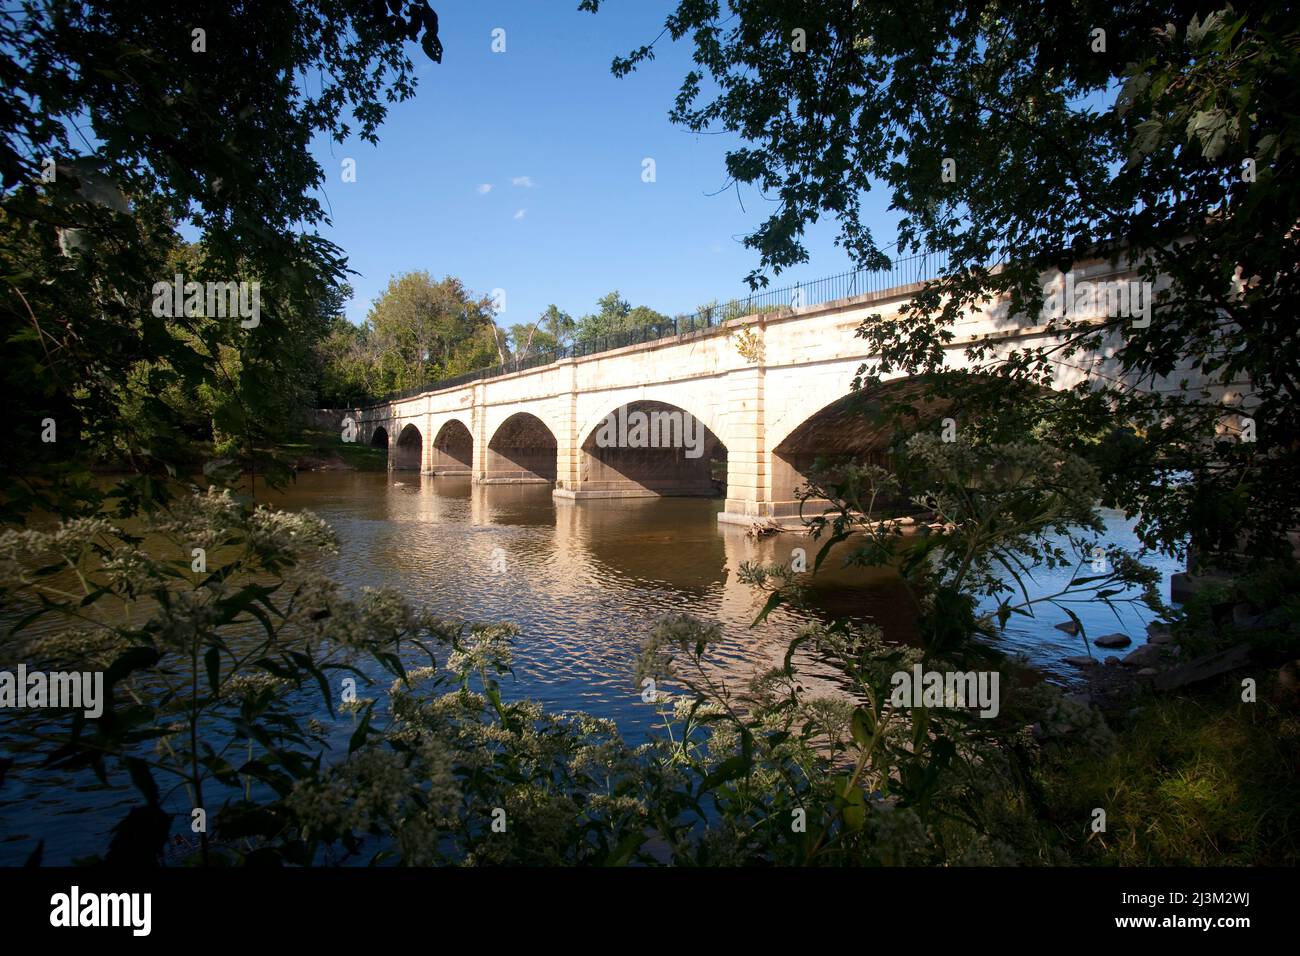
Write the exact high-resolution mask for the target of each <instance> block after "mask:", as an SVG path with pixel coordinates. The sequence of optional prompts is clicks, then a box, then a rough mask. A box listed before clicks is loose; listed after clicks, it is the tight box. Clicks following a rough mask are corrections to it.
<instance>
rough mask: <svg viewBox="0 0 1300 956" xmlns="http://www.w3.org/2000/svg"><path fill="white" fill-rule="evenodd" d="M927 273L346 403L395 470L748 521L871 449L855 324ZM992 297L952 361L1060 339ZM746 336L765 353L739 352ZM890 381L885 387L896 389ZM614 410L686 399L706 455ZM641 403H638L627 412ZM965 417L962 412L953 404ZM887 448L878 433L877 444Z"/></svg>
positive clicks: (888, 308)
mask: <svg viewBox="0 0 1300 956" xmlns="http://www.w3.org/2000/svg"><path fill="white" fill-rule="evenodd" d="M1074 275H1075V277H1076V280H1077V281H1083V280H1084V279H1087V280H1089V281H1094V282H1096V281H1107V280H1127V279H1128V278H1130V277H1131V273H1127V272H1121V271H1117V270H1116V269H1115V268H1114V267H1112V266H1110V265H1109V264H1108V263H1095V264H1092V265H1089V266H1086V267H1083V266H1081V267H1077V268H1076V270H1075V273H1074ZM919 288H920V285H919V284H912V285H907V286H900V287H897V288H893V289H888V290H885V291H883V292H878V293H873V294H869V295H863V296H857V297H853V298H847V299H839V300H837V301H832V302H828V303H825V304H822V305H816V306H807V307H804V308H796V309H784V310H782V311H780V312H770V313H766V314H759V315H754V316H750V317H747V318H742V319H736V320H733V321H730V322H727V323H725V324H722V325H719V326H717V327H713V328H707V329H702V330H698V331H695V332H690V333H685V334H682V335H679V336H673V337H670V338H666V339H659V340H657V341H651V342H645V343H642V344H637V345H630V346H626V347H624V348H619V349H614V350H611V351H606V352H599V353H596V354H593V355H587V356H581V357H576V358H565V359H561V360H558V361H555V362H553V363H551V364H548V365H542V366H538V367H535V368H531V369H526V370H523V371H519V372H513V373H509V374H503V375H500V376H497V377H494V378H488V379H483V380H480V381H476V382H473V383H471V384H468V385H463V386H459V387H452V388H446V389H436V388H435V389H434V390H431V391H429V392H426V393H423V394H420V395H417V396H415V397H412V398H406V399H402V400H399V401H392V402H384V403H379V404H374V405H371V406H368V407H362V408H355V409H350V410H348V409H343V410H335V412H336V413H337V414H338V415H339V416H340V417H344V416H348V415H351V416H353V417H354V418H355V420H356V422H357V423H358V424H359V428H358V429H357V436H356V437H357V440H368V441H370V442H371V443H372V444H380V445H383V444H386V445H387V447H388V461H389V467H390V468H395V469H406V470H418V471H419V472H421V473H422V474H426V475H460V476H466V475H468V476H471V477H472V479H473V481H475V482H477V483H523V482H546V483H549V484H551V485H552V486H553V488H554V491H553V495H554V497H555V499H556V500H557V502H581V500H583V499H585V498H620V497H642V496H652V495H672V494H678V495H693V494H710V493H717V491H718V490H720V489H718V487H717V485H718V481H717V480H716V478H715V475H717V474H720V473H721V471H722V470H723V469H721V468H719V466H718V464H717V462H718V460H720V459H722V458H724V457H725V462H726V464H725V505H724V507H723V509H722V512H721V514H719V516H718V520H719V521H721V522H730V523H743V524H749V523H752V522H754V521H757V520H762V519H765V518H776V519H780V518H782V517H787V516H790V515H793V514H797V513H798V508H799V502H798V499H797V497H796V494H795V489H796V488H797V487H798V486H799V485H800V484H802V483H803V480H804V479H803V475H802V472H801V468H805V467H806V466H807V464H808V463H810V462H811V460H812V459H813V458H814V457H816V456H817V455H818V454H834V453H865V452H869V451H870V450H871V449H870V448H868V447H865V446H866V444H868V443H869V442H870V436H863V435H861V434H856V435H855V434H854V433H853V432H852V429H851V428H850V427H849V426H848V418H847V417H846V416H843V410H844V406H845V402H846V399H847V397H848V396H849V395H850V393H851V383H852V380H853V377H854V375H855V373H856V372H857V370H858V368H859V366H860V365H861V363H862V362H863V360H864V359H865V358H867V357H868V353H867V350H866V343H865V342H864V340H863V339H861V338H859V337H857V336H855V334H854V330H855V329H856V328H857V327H858V326H859V324H860V323H861V322H862V321H863V319H864V318H866V317H867V316H869V315H872V314H875V313H879V314H880V315H881V317H882V318H881V320H882V321H890V320H891V318H892V317H894V316H896V315H897V313H898V311H899V309H900V307H901V306H902V305H903V304H904V303H906V302H907V301H908V299H909V298H910V297H911V296H913V295H915V293H916V292H917V290H918V289H919ZM1007 312H1008V310H1007V309H1006V308H1005V306H999V305H997V304H993V305H991V306H990V307H988V308H986V309H984V310H982V311H981V312H979V313H977V314H974V315H970V316H968V317H967V318H966V319H964V320H963V321H962V322H960V323H958V324H957V325H956V326H955V327H954V329H953V331H954V333H955V335H954V339H953V341H952V342H951V343H949V345H948V347H947V353H948V362H949V364H950V365H951V366H953V367H962V366H964V365H965V364H966V363H967V361H968V360H967V358H966V355H965V349H966V346H967V345H968V344H969V343H970V342H971V341H973V340H977V339H988V340H992V341H994V342H995V343H999V347H1002V346H1001V345H1000V343H1005V347H1007V348H1010V347H1012V346H1020V347H1024V346H1026V345H1033V344H1036V343H1043V344H1049V343H1051V342H1053V341H1055V339H1054V334H1055V333H1053V332H1052V331H1051V330H1050V329H1048V328H1047V327H1046V326H1044V325H1042V324H1037V325H1035V324H1030V323H1029V322H1027V321H1025V320H1024V319H1023V317H1021V318H1020V319H1019V320H1017V318H1016V317H1012V316H1009V315H1008V314H1007ZM745 330H749V333H748V335H745V336H744V337H743V340H744V341H748V342H751V343H759V345H760V348H759V349H758V350H755V349H753V348H748V347H746V348H742V347H740V343H741V342H742V338H741V337H740V336H741V333H742V332H744V331H745ZM1106 354H1107V353H1105V352H1103V353H1101V355H1100V357H1098V358H1095V359H1093V362H1094V364H1093V365H1091V366H1090V367H1087V368H1085V367H1081V366H1078V365H1067V364H1061V365H1058V366H1056V383H1055V384H1056V386H1057V387H1060V388H1068V387H1071V386H1073V385H1075V384H1076V383H1077V382H1079V381H1081V380H1083V379H1085V378H1090V377H1091V378H1094V379H1095V378H1098V377H1101V378H1105V377H1109V375H1110V374H1111V373H1113V369H1108V368H1107V367H1106V366H1107V364H1108V361H1107V359H1106V358H1105V355H1106ZM886 387H888V385H887V386H886ZM619 409H628V410H642V411H646V412H650V411H654V410H659V411H670V410H681V412H683V413H685V414H689V415H691V416H694V418H695V419H697V420H698V421H699V422H702V423H703V425H704V427H705V428H706V429H707V432H706V433H705V435H706V442H705V450H704V453H703V454H700V455H699V456H698V457H694V458H692V457H688V456H687V455H686V453H685V451H686V450H685V449H682V448H610V447H600V445H599V443H598V442H597V441H596V436H597V432H598V430H599V429H600V427H601V425H602V423H603V422H604V420H605V419H606V417H607V416H609V415H610V414H611V413H615V414H617V413H618V411H619ZM625 414H630V411H628V412H625ZM954 415H956V416H957V417H958V419H959V418H960V411H959V410H954ZM878 444H879V441H878V436H877V445H878Z"/></svg>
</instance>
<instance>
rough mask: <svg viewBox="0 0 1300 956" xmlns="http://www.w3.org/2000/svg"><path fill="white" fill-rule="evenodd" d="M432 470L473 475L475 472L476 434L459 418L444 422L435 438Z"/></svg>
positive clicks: (447, 473) (440, 472) (445, 473)
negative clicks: (471, 432)
mask: <svg viewBox="0 0 1300 956" xmlns="http://www.w3.org/2000/svg"><path fill="white" fill-rule="evenodd" d="M432 451H433V455H432V459H431V461H430V465H429V467H430V470H431V471H432V473H433V474H435V475H460V476H465V475H471V474H473V472H474V436H473V435H472V434H470V430H469V428H468V427H466V425H465V423H464V422H462V421H461V420H460V419H459V418H449V419H448V420H447V421H445V422H443V423H442V426H441V427H440V428H439V429H438V431H437V433H436V435H435V436H434V439H433V449H432Z"/></svg>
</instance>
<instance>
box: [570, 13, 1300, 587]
mask: <svg viewBox="0 0 1300 956" xmlns="http://www.w3.org/2000/svg"><path fill="white" fill-rule="evenodd" d="M598 6H599V0H585V2H584V3H583V4H582V7H583V8H585V9H590V10H595V9H597V8H598ZM1198 10H1199V8H1198V7H1196V6H1195V5H1191V4H1174V5H1173V6H1172V7H1168V6H1167V5H1166V6H1160V5H1153V4H1146V3H1130V4H1119V5H1115V4H1111V3H1082V4H1070V5H1061V4H1055V3H1052V4H1048V3H1027V4H1026V3H1018V2H1017V3H995V4H987V3H979V4H961V5H958V6H956V7H933V8H917V7H912V6H908V7H899V6H896V5H890V4H885V3H875V2H870V0H864V2H856V0H854V2H851V0H835V2H830V3H825V4H817V5H805V4H796V5H792V4H788V3H782V2H776V0H754V2H745V3H730V4H720V3H717V2H706V3H697V2H693V0H691V2H682V3H680V4H679V5H678V6H677V7H676V9H675V10H674V11H673V12H672V13H670V14H669V16H668V18H667V20H666V21H665V32H666V33H667V34H668V35H669V36H671V37H672V38H673V39H674V40H677V39H682V38H689V40H690V41H691V42H693V44H694V48H695V62H696V64H697V66H696V68H695V69H693V70H692V71H691V72H690V73H689V74H688V75H687V76H686V78H685V79H684V80H683V83H682V86H681V92H680V95H679V96H678V98H677V101H676V103H675V105H674V106H673V109H672V111H671V114H670V115H671V117H672V118H673V120H674V121H676V122H678V123H681V124H683V125H685V126H686V127H688V128H690V129H692V130H696V131H705V130H726V131H729V132H732V133H735V134H737V135H739V136H740V137H741V138H742V140H743V143H742V145H740V146H738V147H736V148H734V149H732V150H730V151H729V152H728V154H727V158H726V168H727V173H728V174H729V176H730V177H731V178H732V179H734V180H736V181H737V182H743V183H749V184H753V185H755V186H757V187H759V188H760V189H762V190H763V191H764V193H765V194H767V195H769V196H771V197H772V198H773V199H774V200H775V202H776V205H775V209H774V211H773V212H772V213H771V214H770V215H769V216H768V217H767V218H766V220H765V221H764V222H763V223H762V225H761V226H760V227H759V228H758V229H757V230H755V231H754V232H753V233H752V234H750V235H749V236H748V237H746V239H745V242H746V244H747V245H748V246H749V247H751V248H753V249H755V250H756V251H757V252H758V253H759V256H760V265H759V267H758V268H757V269H755V270H754V272H753V273H751V275H750V282H751V285H754V286H757V285H762V284H765V283H766V281H767V275H766V273H767V271H768V270H772V271H776V272H779V271H780V270H782V269H784V268H787V267H789V266H791V265H793V264H796V263H799V262H802V261H805V260H806V258H807V252H806V249H805V247H804V245H803V241H802V237H803V233H804V230H805V228H806V227H807V225H808V224H810V223H812V222H814V221H816V220H817V219H818V218H820V217H821V216H823V215H829V216H833V217H834V218H835V219H836V220H837V222H838V224H839V239H840V241H841V242H842V243H843V245H844V247H845V248H846V250H847V251H848V252H849V254H850V255H851V256H852V257H853V258H854V259H855V260H856V261H857V263H858V264H859V265H861V266H863V267H871V268H876V267H883V266H884V265H886V264H887V263H888V261H889V249H890V248H891V246H892V243H889V244H886V242H885V238H887V237H885V238H878V237H877V235H876V234H875V232H873V228H872V224H871V223H869V222H867V221H866V219H865V218H864V215H863V208H864V207H863V198H864V196H865V195H866V194H867V193H868V192H870V191H871V190H872V189H884V190H886V191H887V193H888V198H889V202H890V208H891V209H892V210H895V211H896V212H897V214H898V217H899V218H898V222H897V237H898V243H897V246H898V251H899V252H907V251H909V250H912V251H914V250H919V249H932V250H937V251H942V252H946V253H947V254H948V260H949V262H950V263H951V265H950V268H949V270H948V271H947V273H946V274H945V275H944V276H942V277H941V278H939V279H938V280H936V281H934V282H932V283H929V284H928V285H927V287H926V289H925V290H924V291H923V292H922V293H921V294H920V295H918V296H917V297H916V299H915V300H914V301H913V302H912V303H911V304H910V305H909V306H908V307H907V308H905V309H904V311H903V314H902V316H901V317H900V319H899V321H897V322H890V323H883V322H874V321H873V322H868V323H866V324H864V326H863V327H862V329H861V330H860V334H861V335H863V336H864V337H865V338H866V339H867V340H868V342H869V344H870V345H871V347H872V349H871V350H872V352H873V353H874V354H878V356H879V358H878V359H877V360H873V361H871V362H869V363H867V364H866V365H865V366H864V368H863V370H862V375H861V383H862V384H864V385H866V386H871V385H873V384H874V383H876V382H878V381H879V380H880V378H881V377H882V376H884V375H889V374H891V373H894V372H897V371H903V372H908V373H919V372H932V373H935V377H934V382H935V388H936V391H937V392H938V393H939V394H942V395H946V396H949V397H958V396H960V397H961V399H962V403H963V408H964V412H963V415H964V417H965V418H966V419H967V420H968V421H974V420H976V419H977V418H980V417H996V416H998V415H999V414H1001V413H1002V412H1004V411H1006V410H1007V408H1008V406H1009V399H1008V396H1010V395H1017V396H1022V397H1023V396H1025V395H1026V394H1028V393H1025V392H1024V390H1023V386H1024V385H1025V384H1026V383H1034V384H1044V383H1047V382H1050V381H1051V379H1052V375H1053V371H1054V368H1055V366H1057V365H1059V364H1061V363H1065V364H1078V363H1081V362H1082V363H1087V362H1089V361H1091V360H1093V359H1094V358H1096V357H1097V356H1099V355H1102V354H1113V357H1114V360H1115V361H1116V362H1117V363H1118V364H1119V366H1120V367H1121V369H1122V374H1121V375H1119V376H1118V377H1117V378H1118V379H1119V380H1118V381H1114V382H1109V383H1099V382H1096V381H1094V382H1092V383H1091V384H1090V385H1088V386H1083V387H1080V388H1079V389H1077V390H1075V391H1074V392H1073V393H1072V394H1065V395H1062V394H1057V395H1050V394H1045V393H1038V394H1037V397H1035V398H1033V399H1029V398H1024V399H1023V400H1026V401H1031V400H1032V401H1036V402H1038V403H1039V410H1040V411H1042V412H1045V413H1046V417H1048V418H1050V419H1051V420H1052V421H1053V422H1054V427H1055V430H1056V434H1054V435H1053V436H1051V437H1052V438H1053V440H1055V441H1057V443H1059V444H1062V445H1064V446H1065V447H1071V448H1077V449H1081V450H1084V451H1085V452H1086V453H1087V454H1089V455H1090V456H1092V457H1093V459H1094V461H1096V462H1097V463H1098V464H1099V465H1100V466H1101V470H1102V475H1103V479H1104V487H1103V494H1104V496H1105V498H1106V500H1107V501H1108V502H1110V503H1113V504H1115V505H1117V506H1119V507H1122V508H1124V509H1125V510H1127V511H1128V512H1129V513H1130V514H1131V515H1135V516H1138V517H1139V531H1140V533H1141V534H1142V535H1143V537H1144V538H1145V539H1146V540H1147V541H1148V542H1149V543H1152V544H1157V545H1159V546H1161V547H1163V548H1165V549H1167V550H1170V551H1177V550H1179V549H1180V547H1181V546H1182V544H1183V543H1184V542H1185V541H1187V540H1189V539H1190V541H1191V542H1192V544H1193V546H1194V547H1195V548H1196V549H1197V551H1198V552H1200V553H1202V554H1205V555H1208V556H1212V557H1213V559H1214V560H1216V561H1219V562H1223V563H1228V562H1231V561H1232V559H1233V555H1234V553H1238V552H1241V551H1247V552H1250V553H1252V554H1254V555H1256V556H1265V555H1267V556H1270V557H1275V558H1281V559H1288V558H1289V556H1290V554H1291V547H1292V545H1291V542H1290V541H1289V540H1288V537H1287V535H1288V532H1289V531H1290V530H1291V529H1293V528H1295V527H1297V526H1300V481H1297V478H1300V473H1298V472H1300V446H1297V444H1296V442H1295V440H1294V436H1295V434H1296V433H1297V428H1298V427H1300V411H1298V410H1297V403H1296V391H1297V386H1300V381H1298V380H1297V374H1300V373H1298V372H1297V370H1300V348H1297V336H1296V332H1295V322H1294V316H1295V314H1296V313H1297V306H1300V285H1298V283H1297V279H1298V278H1300V276H1298V274H1297V262H1298V261H1300V255H1298V253H1300V248H1297V245H1298V244H1300V231H1297V230H1296V228H1295V224H1296V222H1297V220H1298V219H1300V197H1298V196H1297V194H1296V191H1295V190H1294V189H1291V188H1290V186H1289V183H1290V180H1291V179H1292V177H1293V174H1294V169H1295V157H1296V147H1297V143H1298V141H1300V126H1298V125H1297V116H1298V115H1300V113H1298V112H1297V99H1296V98H1297V95H1300V94H1298V93H1297V89H1298V87H1297V84H1296V77H1297V76H1300V63H1298V62H1297V56H1300V52H1298V50H1300V43H1298V42H1297V28H1296V19H1295V16H1294V11H1293V10H1292V8H1291V7H1290V5H1289V4H1285V3H1264V4H1252V5H1250V7H1249V8H1248V9H1246V10H1240V11H1239V10H1234V9H1233V8H1231V7H1227V6H1224V7H1223V8H1222V9H1218V10H1214V11H1206V10H1199V12H1197V11H1198ZM1098 31H1100V33H1099V32H1098ZM653 53H654V45H653V44H651V45H647V46H645V47H642V48H640V49H638V50H636V51H633V52H632V53H631V54H630V55H629V56H627V57H625V58H619V59H617V60H615V62H614V66H613V70H614V72H615V73H616V74H619V75H622V74H626V73H627V72H629V71H631V70H633V69H635V68H637V67H638V66H640V65H642V64H643V63H644V62H646V61H647V60H649V59H650V58H652V56H653ZM949 161H950V162H949ZM945 171H947V172H948V173H949V174H950V175H944V173H945ZM1097 260H1101V261H1107V260H1109V261H1112V262H1115V263H1117V264H1118V265H1120V266H1127V265H1130V264H1131V265H1133V266H1134V267H1136V268H1137V269H1138V270H1139V274H1140V277H1141V278H1142V279H1143V280H1146V281H1150V282H1152V283H1153V284H1156V283H1159V284H1158V285H1156V288H1157V290H1158V291H1157V296H1156V300H1155V311H1154V316H1153V320H1152V322H1151V323H1150V325H1149V326H1148V327H1146V328H1140V327H1133V325H1132V324H1131V323H1130V322H1129V320H1128V318H1126V317H1122V316H1112V317H1111V320H1110V321H1109V322H1103V323H1099V324H1088V323H1081V322H1076V321H1073V320H1070V319H1052V320H1050V322H1049V326H1050V328H1051V329H1053V330H1054V331H1058V332H1060V333H1061V336H1062V339H1063V341H1062V342H1060V343H1056V342H1054V343H1052V344H1031V345H1025V346H1022V347H1019V348H1015V349H1010V350H1006V349H999V348H998V347H996V346H995V345H994V344H991V343H976V344H973V345H972V346H971V347H970V349H969V357H970V359H971V364H972V371H973V372H975V373H984V374H982V375H981V374H969V373H966V374H959V373H954V372H952V371H951V370H945V368H944V358H943V357H944V354H945V351H946V349H945V345H946V344H947V343H948V342H950V341H951V339H952V335H953V333H952V330H951V325H952V323H953V322H954V320H955V319H956V318H957V317H958V316H959V315H961V314H964V313H969V312H970V311H971V310H972V309H981V308H984V307H986V306H987V305H988V303H989V301H990V299H991V298H993V297H1002V298H1004V299H1006V300H1007V301H1008V303H1009V307H1010V309H1011V310H1012V313H1013V314H1014V313H1021V314H1025V315H1031V316H1037V315H1038V314H1039V310H1040V308H1041V307H1042V305H1043V300H1044V288H1043V274H1044V272H1045V270H1053V269H1060V270H1062V271H1067V270H1070V269H1072V268H1074V267H1075V266H1076V265H1077V264H1080V263H1086V262H1089V261H1097ZM994 266H999V267H1000V268H997V269H994V268H993V267H994ZM990 379H992V382H991V383H990ZM1184 384H1185V385H1186V386H1187V388H1180V387H1179V386H1181V385H1184ZM1243 396H1244V398H1243ZM1243 413H1245V414H1247V415H1248V417H1250V418H1251V419H1253V422H1252V424H1253V427H1254V429H1255V438H1256V440H1255V441H1240V440H1237V438H1236V432H1237V430H1238V428H1239V427H1242V428H1245V427H1247V426H1246V424H1245V423H1244V422H1242V421H1241V415H1242V414H1243Z"/></svg>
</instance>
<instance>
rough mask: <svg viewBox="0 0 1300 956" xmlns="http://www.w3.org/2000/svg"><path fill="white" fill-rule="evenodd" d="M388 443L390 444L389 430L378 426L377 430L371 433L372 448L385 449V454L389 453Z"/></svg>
mask: <svg viewBox="0 0 1300 956" xmlns="http://www.w3.org/2000/svg"><path fill="white" fill-rule="evenodd" d="M388 442H389V437H388V429H387V428H385V427H384V426H383V425H376V426H375V430H374V431H372V432H371V433H370V447H371V448H382V449H384V451H385V452H387V451H388Z"/></svg>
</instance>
